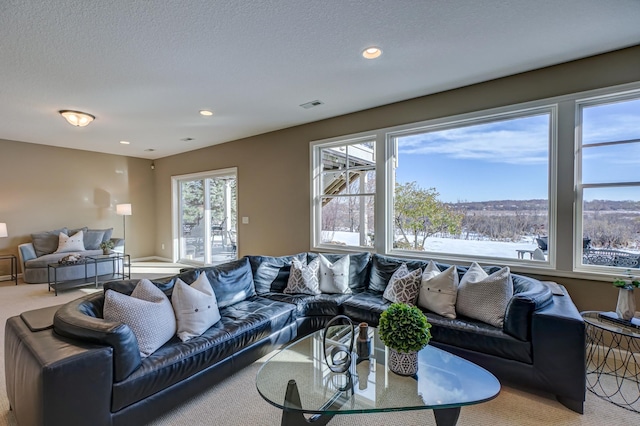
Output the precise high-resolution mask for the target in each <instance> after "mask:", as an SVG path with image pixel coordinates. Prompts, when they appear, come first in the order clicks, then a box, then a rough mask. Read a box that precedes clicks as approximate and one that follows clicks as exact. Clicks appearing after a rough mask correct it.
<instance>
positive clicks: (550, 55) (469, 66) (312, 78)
mask: <svg viewBox="0 0 640 426" xmlns="http://www.w3.org/2000/svg"><path fill="white" fill-rule="evenodd" d="M639 22H640V1H638V0H609V1H605V0H563V1H557V0H536V1H531V0H482V1H478V0H422V1H420V0H413V1H409V0H388V1H380V0H321V1H318V0H313V1H307V0H165V1H159V0H147V1H142V0H139V1H123V0H112V1H104V0H100V1H98V0H56V1H42V0H39V1H33V0H2V1H0V139H7V140H16V141H23V142H31V143H38V144H47V145H54V146H60V147H68V148H76V149H84V150H90V151H97V152H106V153H112V154H120V155H130V156H134V157H141V158H148V159H156V158H160V157H165V156H167V155H172V154H176V153H180V152H184V151H190V150H193V149H197V148H202V147H205V146H209V145H213V144H217V143H222V142H227V141H230V140H234V139H238V138H242V137H246V136H251V135H256V134H260V133H264V132H268V131H272V130H277V129H282V128H285V127H290V126H294V125H298V124H302V123H308V122H312V121H317V120H320V119H324V118H329V117H333V116H337V115H341V114H345V113H349V112H353V111H358V110H363V109H367V108H371V107H374V106H379V105H383V104H387V103H391V102H396V101H400V100H404V99H409V98H414V97H417V96H421V95H426V94H429V93H434V92H439V91H442V90H447V89H452V88H456V87H460V86H464V85H468V84H472V83H477V82H481V81H485V80H489V79H493V78H498V77H502V76H506V75H510V74H515V73H519V72H523V71H527V70H531V69H535V68H540V67H544V66H548V65H553V64H557V63H561V62H566V61H569V60H573V59H578V58H582V57H586V56H591V55H594V54H598V53H603V52H607V51H611V50H615V49H619V48H623V47H628V46H632V45H636V44H640V25H639V24H638V23H639ZM370 45H376V46H380V47H381V48H382V50H383V52H384V53H383V55H382V56H381V57H380V58H379V59H377V60H373V61H372V60H366V59H364V58H362V56H361V55H360V52H361V51H362V50H363V49H364V48H365V47H368V46H370ZM316 99H319V100H321V101H322V102H324V104H323V105H320V106H318V107H315V108H312V109H303V108H301V107H300V106H299V105H300V104H303V103H305V102H308V101H312V100H316ZM61 109H77V110H81V111H86V112H89V113H91V114H93V115H95V116H96V117H97V118H96V120H95V121H94V122H93V123H92V124H90V125H89V126H88V127H84V128H75V127H72V126H70V125H69V124H67V123H66V122H65V121H64V120H63V119H62V117H60V116H59V115H58V113H57V111H58V110H61ZM200 109H211V110H212V111H213V112H214V116H213V117H208V118H207V117H202V116H200V115H199V114H198V111H199V110H200ZM184 138H193V140H191V141H183V140H182V139H184ZM120 140H127V141H130V142H131V144H130V145H126V146H125V145H121V144H119V143H118V142H119V141H120ZM148 149H153V150H154V151H146V150H148Z"/></svg>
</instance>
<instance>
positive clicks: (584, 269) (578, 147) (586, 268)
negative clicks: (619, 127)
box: [573, 85, 640, 276]
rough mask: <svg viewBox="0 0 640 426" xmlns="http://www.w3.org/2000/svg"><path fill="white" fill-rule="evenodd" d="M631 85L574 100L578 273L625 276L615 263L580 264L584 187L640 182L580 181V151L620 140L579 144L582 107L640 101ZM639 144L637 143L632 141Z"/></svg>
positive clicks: (575, 263)
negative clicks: (612, 264)
mask: <svg viewBox="0 0 640 426" xmlns="http://www.w3.org/2000/svg"><path fill="white" fill-rule="evenodd" d="M633 86H636V88H632V89H630V90H616V89H615V88H610V89H600V90H598V91H594V92H595V94H594V93H593V92H591V93H592V94H593V95H592V96H587V97H579V98H577V99H576V100H575V105H574V108H575V136H574V146H575V147H574V149H575V165H574V167H575V178H574V184H575V202H574V211H575V212H574V241H573V271H575V272H579V273H589V274H600V275H606V276H611V275H618V276H620V275H624V271H625V270H626V269H627V268H624V267H618V266H603V265H588V264H583V263H582V260H583V248H582V236H583V232H584V189H589V188H619V187H623V186H632V187H638V188H640V181H634V182H620V181H618V182H602V183H587V184H585V183H583V182H582V167H583V161H582V158H583V152H584V147H593V146H598V145H605V144H609V143H611V142H613V143H615V142H619V141H607V142H598V143H595V144H586V145H583V143H582V124H583V119H584V114H583V112H584V109H585V108H588V107H593V106H600V105H607V104H613V103H618V102H623V101H631V100H640V88H637V86H638V85H633ZM632 143H638V144H640V142H632Z"/></svg>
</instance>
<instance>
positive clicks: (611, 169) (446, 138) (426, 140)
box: [396, 100, 640, 202]
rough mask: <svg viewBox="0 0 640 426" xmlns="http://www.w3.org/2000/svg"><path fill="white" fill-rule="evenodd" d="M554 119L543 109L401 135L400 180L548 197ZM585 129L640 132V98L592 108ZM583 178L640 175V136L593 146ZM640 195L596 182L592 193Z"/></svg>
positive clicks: (466, 191)
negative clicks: (598, 185) (630, 141)
mask: <svg viewBox="0 0 640 426" xmlns="http://www.w3.org/2000/svg"><path fill="white" fill-rule="evenodd" d="M549 120H550V119H549V116H548V115H547V114H542V115H536V116H531V117H523V118H514V119H509V120H504V121H499V122H493V123H488V124H476V125H473V126H467V127H462V128H456V129H452V130H441V131H436V132H430V133H423V134H420V135H412V136H405V137H401V138H398V151H399V158H398V168H397V169H396V180H397V182H399V183H403V182H411V181H417V182H418V184H419V185H420V186H422V187H424V188H430V187H435V188H436V189H437V191H438V192H439V193H440V200H441V201H445V202H456V201H488V200H506V199H516V200H526V199H534V198H536V199H546V198H547V192H548V185H549V182H548V174H549V173H548V164H547V161H548V155H549ZM583 132H584V133H583V134H584V136H583V141H584V142H583V143H585V144H587V143H597V142H602V141H607V140H608V141H611V140H628V139H634V138H636V139H640V100H636V101H626V102H622V103H615V104H606V105H599V106H594V107H588V108H585V110H584V124H583ZM561 143H562V142H561ZM583 177H584V181H585V182H593V183H597V182H611V181H612V179H613V181H631V182H633V181H636V182H637V181H640V143H634V144H624V145H612V146H607V147H594V148H588V149H585V151H584V169H583ZM607 194H608V195H610V196H607ZM638 195H640V189H624V190H616V191H611V190H608V192H603V191H602V190H595V189H593V190H590V191H588V192H587V193H585V199H588V198H587V197H589V198H611V199H635V200H638V199H640V198H639V197H638Z"/></svg>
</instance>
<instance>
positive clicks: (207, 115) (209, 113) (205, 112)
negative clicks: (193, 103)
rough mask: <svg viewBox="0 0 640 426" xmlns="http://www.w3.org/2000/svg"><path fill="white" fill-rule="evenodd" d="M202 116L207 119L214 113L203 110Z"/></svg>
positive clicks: (201, 111)
mask: <svg viewBox="0 0 640 426" xmlns="http://www.w3.org/2000/svg"><path fill="white" fill-rule="evenodd" d="M200 115H204V116H205V117H211V116H212V115H213V111H209V110H208V109H201V110H200Z"/></svg>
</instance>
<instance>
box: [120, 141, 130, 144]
mask: <svg viewBox="0 0 640 426" xmlns="http://www.w3.org/2000/svg"><path fill="white" fill-rule="evenodd" d="M120 143H121V144H122V145H129V144H130V143H131V142H129V141H120Z"/></svg>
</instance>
